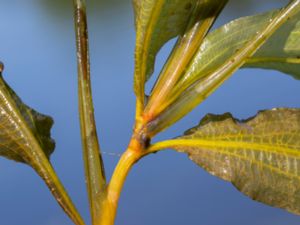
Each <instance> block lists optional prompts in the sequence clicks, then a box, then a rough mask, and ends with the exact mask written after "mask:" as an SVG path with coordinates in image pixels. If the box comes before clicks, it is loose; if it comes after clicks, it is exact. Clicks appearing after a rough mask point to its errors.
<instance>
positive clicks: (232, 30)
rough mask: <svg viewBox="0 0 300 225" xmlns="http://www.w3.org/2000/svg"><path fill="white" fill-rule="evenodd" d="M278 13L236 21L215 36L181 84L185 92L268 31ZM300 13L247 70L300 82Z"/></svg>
mask: <svg viewBox="0 0 300 225" xmlns="http://www.w3.org/2000/svg"><path fill="white" fill-rule="evenodd" d="M277 13H278V11H277V10H274V11H271V12H267V13H263V14H259V15H255V16H248V17H244V18H240V19H237V20H234V21H232V22H230V23H228V24H226V25H224V26H222V27H221V28H219V29H217V30H215V31H213V32H211V33H210V34H209V35H208V36H207V37H206V39H205V40H204V42H203V44H202V45H201V47H200V49H199V51H198V53H197V55H196V56H195V57H194V59H193V60H192V61H191V64H190V67H189V68H188V69H187V72H186V73H185V74H184V76H183V77H182V79H181V82H180V83H179V84H178V87H180V88H182V87H183V86H184V87H187V86H189V85H190V84H192V83H193V82H195V81H196V80H199V79H201V78H202V77H204V76H206V75H207V74H208V73H210V72H211V71H213V70H214V68H216V67H219V66H220V65H222V63H223V62H224V61H226V60H227V59H228V58H230V57H231V56H232V55H233V54H234V53H235V52H236V51H238V50H239V49H241V48H242V47H243V46H244V45H245V44H246V43H247V42H249V41H250V40H251V39H252V38H253V37H254V36H255V35H256V34H257V32H259V31H260V30H261V29H262V28H263V27H265V26H266V25H267V24H268V23H270V21H272V19H273V18H274V16H275V15H276V14H277ZM299 56H300V13H297V14H296V15H294V16H292V17H291V18H290V19H289V20H288V21H287V22H286V23H285V24H284V25H282V27H281V28H280V29H278V30H277V31H276V32H275V33H274V34H273V35H272V37H271V38H270V39H269V40H268V41H267V42H266V43H265V44H264V45H263V46H262V47H261V48H260V49H259V50H258V51H257V52H256V53H255V54H254V55H253V56H252V57H250V58H249V59H248V60H247V61H246V64H245V65H244V67H261V68H267V69H276V70H279V71H282V72H285V73H288V74H291V75H293V76H295V77H296V78H298V79H299V78H300V72H299V71H300V59H299Z"/></svg>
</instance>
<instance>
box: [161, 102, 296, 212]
mask: <svg viewBox="0 0 300 225" xmlns="http://www.w3.org/2000/svg"><path fill="white" fill-rule="evenodd" d="M167 145H168V147H171V148H174V149H176V150H177V151H179V152H184V153H187V154H188V155H189V157H190V159H191V160H193V161H194V162H195V163H197V164H198V165H199V166H201V167H203V168H204V169H205V170H207V171H208V172H209V173H211V174H213V175H215V176H218V177H220V178H222V179H224V180H226V181H230V182H232V183H233V185H234V186H236V187H237V189H239V190H240V191H241V192H243V193H244V194H246V195H248V196H249V197H250V198H252V199H254V200H257V201H260V202H263V203H266V204H268V205H271V206H276V207H279V208H283V209H286V210H288V211H290V212H293V213H296V214H300V167H299V165H300V109H286V108H278V109H272V110H266V111H261V112H259V113H258V114H257V115H256V116H255V117H253V118H250V119H247V120H243V121H241V120H238V119H235V118H233V117H232V115H231V114H229V113H227V114H224V115H212V114H209V115H207V116H206V117H205V118H204V119H203V120H202V121H201V122H200V124H199V125H198V126H197V127H195V128H192V129H190V130H188V131H187V132H186V133H185V134H184V136H182V137H179V138H178V139H175V140H173V141H169V142H168V143H167ZM165 147H166V146H165Z"/></svg>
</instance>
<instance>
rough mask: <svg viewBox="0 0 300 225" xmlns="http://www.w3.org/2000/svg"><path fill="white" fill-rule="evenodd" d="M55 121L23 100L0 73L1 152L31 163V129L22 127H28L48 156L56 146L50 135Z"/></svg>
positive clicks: (18, 160)
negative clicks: (25, 130) (28, 131)
mask: <svg viewBox="0 0 300 225" xmlns="http://www.w3.org/2000/svg"><path fill="white" fill-rule="evenodd" d="M52 125H53V120H52V118H51V117H49V116H45V115H43V114H40V113H38V112H36V111H35V110H34V109H32V108H30V107H28V106H26V105H25V104H23V103H22V101H21V99H20V98H19V97H18V96H17V95H16V94H15V92H14V91H13V90H12V89H11V88H10V87H9V86H8V85H7V84H6V83H5V81H4V80H3V78H2V76H1V77H0V142H1V145H0V156H4V157H6V158H9V159H12V160H15V161H17V162H27V163H29V164H30V162H31V161H32V159H30V155H33V151H32V149H33V148H34V147H33V146H32V143H30V138H28V133H26V132H24V129H22V128H21V127H23V128H24V127H27V128H28V129H29V130H30V132H31V134H32V135H33V136H34V137H35V139H36V140H37V141H38V143H39V145H40V146H41V148H42V149H43V151H44V153H45V155H46V156H47V158H49V157H50V155H51V153H52V152H53V151H54V148H55V142H54V140H53V139H52V138H51V137H50V129H51V127H52Z"/></svg>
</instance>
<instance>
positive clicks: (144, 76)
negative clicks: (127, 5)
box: [133, 0, 202, 111]
mask: <svg viewBox="0 0 300 225" xmlns="http://www.w3.org/2000/svg"><path fill="white" fill-rule="evenodd" d="M197 1H202V0H184V1H182V0H175V1H166V0H157V1H155V0H133V5H134V12H135V25H136V33H137V35H136V50H135V72H134V91H135V93H136V96H137V99H138V101H139V102H140V103H139V105H140V107H144V85H145V82H146V81H147V80H148V79H149V77H150V75H151V74H152V72H153V67H154V61H155V55H156V54H157V52H158V51H159V49H160V48H161V47H162V45H163V44H164V43H165V42H167V41H168V40H170V39H171V38H173V37H176V36H177V35H179V34H180V33H182V32H183V30H184V28H185V26H186V25H187V23H188V19H189V15H190V12H191V11H192V9H193V7H194V5H195V4H196V2H197ZM162 30H163V31H164V32H161V31H162ZM140 111H141V110H140Z"/></svg>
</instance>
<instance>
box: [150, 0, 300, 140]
mask: <svg viewBox="0 0 300 225" xmlns="http://www.w3.org/2000/svg"><path fill="white" fill-rule="evenodd" d="M299 14H300V1H298V0H295V1H291V2H290V3H289V4H288V5H287V6H286V7H284V8H282V9H281V10H279V11H273V12H270V13H267V14H262V15H259V16H257V17H255V20H252V21H251V22H252V23H249V24H248V25H247V24H243V26H242V27H239V29H236V32H238V33H239V30H242V28H243V27H247V30H243V32H241V33H239V36H240V39H238V38H237V37H236V36H235V33H234V32H233V30H231V29H230V26H229V25H228V26H224V27H222V28H221V31H222V32H223V34H224V37H223V36H222V35H220V36H218V35H217V36H216V35H215V36H213V35H211V36H210V37H209V36H207V39H206V40H204V42H203V44H202V45H201V47H200V50H199V51H198V53H196V55H195V57H194V59H193V60H192V61H191V64H190V66H189V67H188V68H187V70H186V71H187V72H186V73H185V74H184V75H183V78H182V80H181V81H179V82H178V84H177V85H176V87H175V88H174V89H173V91H172V92H171V93H170V94H169V95H168V97H167V99H168V100H167V101H166V102H165V103H164V105H163V106H161V107H160V108H161V109H163V110H164V111H162V113H161V114H160V115H158V116H157V117H156V118H154V119H153V120H152V121H150V122H149V123H148V127H147V130H148V132H149V134H150V135H155V134H157V133H158V132H160V131H161V130H163V129H166V128H167V127H169V126H170V125H172V124H173V123H175V122H176V121H178V120H179V119H181V118H182V117H183V116H185V115H186V114H187V113H189V112H190V111H191V110H193V109H194V108H195V107H196V106H197V105H199V104H200V103H201V102H202V101H204V100H205V99H206V98H207V97H208V96H209V95H210V94H212V93H213V92H214V91H215V90H216V89H217V88H218V87H220V86H221V85H222V84H223V83H224V82H225V81H226V80H227V79H228V78H229V77H231V75H232V74H233V73H234V72H235V71H236V70H238V69H239V68H241V67H242V66H243V65H244V64H245V63H246V62H247V60H248V59H249V58H251V57H252V56H253V55H255V53H256V52H257V50H258V49H259V48H260V47H262V46H263V45H264V44H265V43H266V42H267V41H268V39H269V38H270V37H271V36H272V35H273V34H274V33H275V32H276V31H277V30H278V29H279V28H281V26H284V25H285V24H286V23H288V22H289V21H290V20H291V18H293V17H294V16H296V15H299ZM262 21H263V22H262ZM232 24H235V23H234V22H232ZM251 24H252V25H251ZM253 27H254V28H253ZM228 30H229V31H228ZM248 30H249V34H251V35H250V36H248V35H249V34H247V32H248ZM215 34H216V33H215ZM245 39H247V41H246V42H244V40H245ZM219 40H223V41H221V42H220V41H219ZM239 40H242V43H241V44H240V42H239ZM233 43H234V45H231V44H233ZM216 45H217V47H216Z"/></svg>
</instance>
